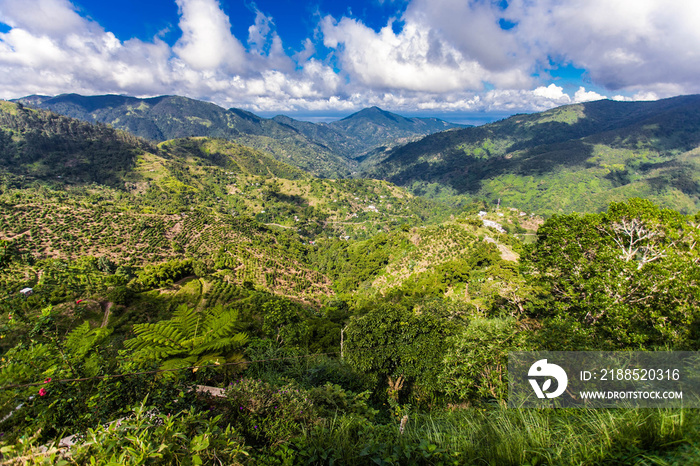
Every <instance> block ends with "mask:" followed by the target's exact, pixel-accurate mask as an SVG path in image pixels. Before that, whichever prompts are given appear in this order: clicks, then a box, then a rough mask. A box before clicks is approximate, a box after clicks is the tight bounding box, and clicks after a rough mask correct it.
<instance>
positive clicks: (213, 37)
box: [173, 0, 245, 73]
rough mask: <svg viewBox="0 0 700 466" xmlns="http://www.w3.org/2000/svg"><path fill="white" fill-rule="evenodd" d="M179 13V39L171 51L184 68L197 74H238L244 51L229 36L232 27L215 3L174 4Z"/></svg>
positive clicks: (188, 0)
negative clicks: (220, 69)
mask: <svg viewBox="0 0 700 466" xmlns="http://www.w3.org/2000/svg"><path fill="white" fill-rule="evenodd" d="M176 3H177V6H178V8H179V9H180V29H181V30H182V37H181V38H180V40H179V41H178V42H177V43H176V44H175V46H174V47H173V52H175V54H177V56H178V57H180V58H181V59H182V60H183V61H184V62H185V63H187V65H189V66H190V67H192V68H194V69H196V70H213V69H217V68H220V67H222V66H223V67H224V69H226V70H229V71H231V72H234V73H235V72H238V73H240V72H241V71H243V69H244V66H245V48H244V47H243V45H242V44H241V43H240V42H239V41H238V39H236V38H235V37H234V36H233V34H231V23H230V22H229V18H228V16H226V14H224V12H223V11H222V10H221V7H220V5H219V4H218V2H217V1H216V0H176Z"/></svg>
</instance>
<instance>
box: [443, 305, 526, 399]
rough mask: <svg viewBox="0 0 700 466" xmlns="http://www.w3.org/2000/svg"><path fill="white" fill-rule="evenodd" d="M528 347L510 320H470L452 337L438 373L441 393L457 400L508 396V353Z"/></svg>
mask: <svg viewBox="0 0 700 466" xmlns="http://www.w3.org/2000/svg"><path fill="white" fill-rule="evenodd" d="M528 349H529V345H528V341H527V332H524V331H523V330H522V329H521V328H519V324H518V322H517V321H516V320H515V319H513V318H509V319H474V320H472V321H470V322H469V325H468V326H467V327H466V328H464V329H463V330H462V331H461V332H460V333H458V334H456V335H454V336H452V337H451V338H450V341H449V349H448V350H447V353H446V354H445V359H444V372H443V373H442V374H441V375H440V381H441V383H442V384H443V387H444V388H443V389H444V391H445V393H446V394H447V395H448V396H450V397H453V398H454V399H456V400H458V401H468V400H478V399H488V398H490V399H497V400H505V399H506V397H507V395H508V373H507V366H508V353H509V352H510V351H527V350H528Z"/></svg>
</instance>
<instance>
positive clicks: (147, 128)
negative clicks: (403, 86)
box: [17, 94, 459, 177]
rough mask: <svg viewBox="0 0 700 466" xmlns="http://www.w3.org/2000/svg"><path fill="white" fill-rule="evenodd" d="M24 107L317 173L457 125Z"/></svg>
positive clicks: (369, 112)
mask: <svg viewBox="0 0 700 466" xmlns="http://www.w3.org/2000/svg"><path fill="white" fill-rule="evenodd" d="M17 102H21V103H23V104H26V105H29V106H32V107H35V108H42V109H46V110H51V111H54V112H56V113H60V114H62V115H66V116H68V117H72V118H77V119H80V120H83V121H88V122H100V123H106V124H109V125H111V126H113V127H115V128H119V129H122V130H125V131H128V132H130V133H131V134H134V135H136V136H139V137H142V138H145V139H148V140H151V141H165V140H168V139H176V138H184V137H212V138H222V139H227V140H230V141H235V142H238V143H241V144H244V145H246V146H249V147H254V148H256V149H259V150H263V151H265V152H267V153H269V154H271V155H272V156H273V157H275V158H276V159H277V160H280V161H283V162H285V163H289V164H291V165H294V166H296V167H299V168H302V169H304V170H306V171H308V172H309V173H313V174H315V175H317V176H325V177H339V176H348V175H350V172H351V171H352V170H354V169H355V168H356V166H357V163H356V159H358V158H361V157H362V156H364V155H366V154H367V153H369V152H371V151H374V150H378V151H380V152H382V151H384V150H386V149H387V148H388V147H393V146H396V145H397V144H405V143H406V142H408V141H411V140H415V139H418V138H419V137H421V136H425V135H427V134H431V133H435V132H437V131H443V130H445V129H448V128H452V127H456V126H459V125H453V124H451V123H447V122H445V121H442V120H438V119H436V118H405V117H402V116H399V115H395V114H392V113H389V112H384V111H382V110H380V109H378V108H376V107H374V108H371V109H365V110H363V111H361V112H358V113H356V114H353V115H350V116H349V117H347V118H344V119H343V120H340V121H336V122H332V123H329V124H327V123H319V124H314V123H309V122H304V121H297V120H294V119H291V118H289V117H284V116H278V117H275V118H273V119H265V118H261V117H259V116H257V115H254V114H252V113H250V112H246V111H244V110H240V109H235V108H231V109H228V110H225V109H223V108H221V107H218V106H216V105H214V104H211V103H208V102H202V101H197V100H193V99H188V98H185V97H180V96H160V97H153V98H149V99H138V98H135V97H127V96H118V95H104V96H81V95H77V94H65V95H60V96H56V97H48V96H28V97H24V98H21V99H17Z"/></svg>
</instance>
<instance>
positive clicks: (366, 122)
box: [274, 107, 463, 160]
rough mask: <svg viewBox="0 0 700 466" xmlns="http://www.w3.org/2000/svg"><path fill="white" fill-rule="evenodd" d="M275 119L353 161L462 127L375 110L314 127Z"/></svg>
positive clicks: (436, 120) (283, 117) (366, 109)
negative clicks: (423, 137) (429, 135)
mask: <svg viewBox="0 0 700 466" xmlns="http://www.w3.org/2000/svg"><path fill="white" fill-rule="evenodd" d="M274 120H275V121H278V122H279V123H283V124H286V125H289V126H291V127H293V128H295V129H296V130H297V131H299V132H300V133H302V134H304V135H305V136H307V137H308V138H309V139H311V140H313V141H317V142H319V143H322V144H324V145H326V146H328V147H330V148H331V149H332V150H333V151H335V152H337V153H339V154H342V155H344V156H345V157H349V158H352V159H356V160H363V159H365V158H367V156H368V155H369V154H370V153H372V152H383V151H386V150H387V149H388V148H391V147H396V146H398V145H402V144H406V143H407V142H411V141H414V140H416V139H419V138H420V137H422V136H426V135H428V134H433V133H437V132H440V131H445V130H448V129H452V128H461V127H463V125H456V124H453V123H448V122H446V121H443V120H440V119H437V118H406V117H403V116H401V115H397V114H395V113H390V112H387V111H385V110H382V109H380V108H378V107H371V108H365V109H363V110H360V111H359V112H357V113H353V114H352V115H350V116H348V117H345V118H343V119H342V120H338V121H333V122H331V123H317V124H313V123H308V122H304V121H298V120H293V119H291V118H289V117H285V116H277V117H275V118H274Z"/></svg>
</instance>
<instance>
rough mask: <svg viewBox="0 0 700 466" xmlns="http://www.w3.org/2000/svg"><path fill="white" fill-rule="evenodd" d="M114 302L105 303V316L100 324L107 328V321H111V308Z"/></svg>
mask: <svg viewBox="0 0 700 466" xmlns="http://www.w3.org/2000/svg"><path fill="white" fill-rule="evenodd" d="M113 305H114V303H112V302H109V303H107V304H106V305H105V318H104V319H102V325H100V327H101V328H105V327H106V326H107V323H108V322H109V310H110V309H112V306H113Z"/></svg>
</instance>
